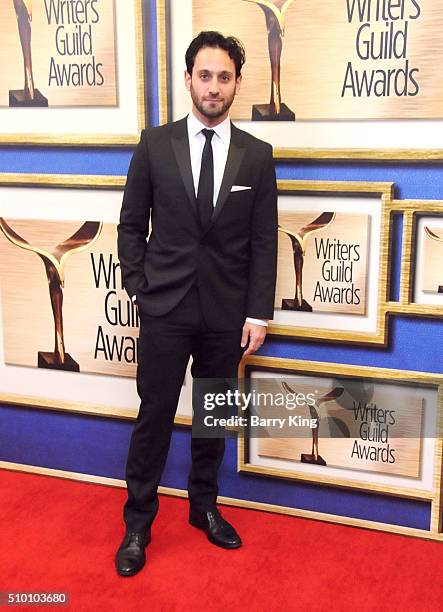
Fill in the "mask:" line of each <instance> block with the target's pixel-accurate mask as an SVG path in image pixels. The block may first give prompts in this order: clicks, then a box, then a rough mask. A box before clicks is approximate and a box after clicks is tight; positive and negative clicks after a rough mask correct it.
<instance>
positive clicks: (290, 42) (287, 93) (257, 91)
mask: <svg viewBox="0 0 443 612" xmlns="http://www.w3.org/2000/svg"><path fill="white" fill-rule="evenodd" d="M418 3H419V5H420V9H421V15H420V17H419V18H418V19H415V20H409V23H408V43H407V59H408V63H409V70H412V69H414V68H418V70H419V72H418V73H414V77H415V79H416V80H417V81H418V83H419V86H420V90H419V93H418V95H417V96H415V97H412V96H396V95H390V96H384V97H376V96H374V95H372V96H371V97H367V96H364V97H351V96H350V95H349V94H346V95H345V97H342V96H341V94H342V88H343V85H344V82H345V74H346V69H347V65H348V62H352V67H353V70H354V71H355V70H357V71H358V72H359V74H360V75H361V74H362V72H363V71H364V70H366V71H367V73H368V76H369V78H370V76H371V72H372V71H373V70H384V71H387V70H390V69H395V70H397V69H404V67H405V62H406V59H395V58H394V59H382V60H377V61H375V60H372V59H369V60H366V61H364V60H360V59H359V58H358V55H357V53H356V36H357V32H358V29H359V27H360V26H361V25H362V24H360V22H357V21H356V20H355V19H354V21H353V22H352V23H349V22H348V18H347V8H346V7H347V3H346V0H295V1H294V2H293V3H292V4H291V6H290V7H289V9H288V11H287V13H286V27H285V35H284V38H283V51H282V58H281V89H282V101H283V102H285V103H286V104H287V105H288V106H289V108H290V109H291V110H292V111H293V112H295V115H296V119H358V118H360V119H371V118H373V119H375V118H381V119H383V118H386V119H387V118H389V119H401V118H419V119H420V118H441V117H442V116H443V107H442V103H441V100H442V99H443V80H442V79H441V78H439V74H438V66H439V65H441V63H442V61H443V37H442V36H441V31H442V29H443V6H442V5H441V3H439V2H436V1H435V0H419V1H418ZM361 4H363V3H361ZM372 4H373V5H374V4H375V2H373V3H372ZM391 4H394V3H391ZM395 4H399V3H395ZM405 6H406V16H407V15H409V14H410V13H411V14H412V15H414V14H415V13H416V10H415V9H414V6H413V4H412V2H411V0H406V2H405ZM397 13H398V11H395V10H394V14H397ZM393 23H394V24H396V25H395V27H396V28H397V27H399V26H403V27H404V22H403V21H401V20H399V21H394V22H393ZM203 29H215V30H220V31H221V32H223V33H225V34H233V35H235V36H237V37H238V38H240V40H242V41H243V43H244V45H245V47H246V56H247V61H246V65H245V68H244V73H243V74H244V79H243V85H242V91H241V94H240V96H238V98H237V100H236V102H235V103H234V106H233V110H232V117H233V118H234V119H250V118H251V109H252V105H253V104H263V103H268V102H269V98H270V62H269V55H268V37H267V32H266V23H265V16H264V13H263V11H262V10H261V8H260V7H259V6H258V5H255V4H253V3H251V2H247V1H246V0H223V2H220V0H193V30H194V33H197V32H199V31H200V30H203ZM385 30H386V26H385V22H384V21H381V22H379V23H375V22H374V21H372V22H371V31H373V32H374V33H375V35H376V39H377V41H378V43H377V44H379V40H380V39H379V38H377V36H378V37H379V36H380V32H384V31H385ZM366 38H368V37H366ZM360 79H361V76H360ZM375 79H377V75H375ZM410 90H411V91H413V90H414V86H412V85H411V86H410ZM348 91H349V90H348ZM392 146H396V143H392Z"/></svg>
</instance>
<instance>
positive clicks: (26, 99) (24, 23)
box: [9, 0, 48, 106]
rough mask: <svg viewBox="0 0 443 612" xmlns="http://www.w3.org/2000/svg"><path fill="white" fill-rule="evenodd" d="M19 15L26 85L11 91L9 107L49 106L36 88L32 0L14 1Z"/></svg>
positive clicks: (18, 23) (16, 12)
mask: <svg viewBox="0 0 443 612" xmlns="http://www.w3.org/2000/svg"><path fill="white" fill-rule="evenodd" d="M12 1H13V3H14V9H15V14H16V15H17V25H18V33H19V36H20V43H21V47H22V53H23V66H24V71H25V84H24V88H23V89H13V90H10V91H9V106H48V100H47V99H46V98H45V97H44V96H43V95H42V93H41V92H40V91H39V90H38V89H36V88H35V87H34V75H33V73H32V53H31V31H32V27H31V23H32V0H12Z"/></svg>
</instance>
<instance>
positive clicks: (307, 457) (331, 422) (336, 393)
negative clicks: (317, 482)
mask: <svg viewBox="0 0 443 612" xmlns="http://www.w3.org/2000/svg"><path fill="white" fill-rule="evenodd" d="M282 386H283V389H284V390H285V391H286V392H287V393H295V391H294V390H293V389H291V387H290V386H289V385H288V384H287V383H285V382H283V383H282ZM344 391H345V390H344V388H343V387H334V388H333V389H331V391H329V392H328V393H326V395H323V396H322V397H320V398H319V399H318V400H317V401H316V403H315V405H313V406H311V405H310V404H308V408H309V413H310V415H311V419H313V420H314V422H315V426H314V427H313V428H312V430H311V434H312V449H311V452H310V453H302V454H301V457H300V461H301V462H302V463H315V464H316V465H327V463H326V461H325V460H324V459H323V457H322V456H321V455H320V454H319V452H318V430H319V427H320V421H321V420H326V422H327V425H328V427H329V433H330V435H331V436H332V435H334V434H333V430H338V431H339V433H340V435H341V436H342V437H346V438H349V436H350V432H349V428H348V426H347V425H346V424H345V423H343V421H341V420H340V419H338V418H337V417H331V416H327V417H326V419H321V418H320V416H319V413H320V412H321V411H322V406H323V404H326V403H327V402H331V401H335V400H336V399H337V398H339V397H340V396H341V395H343V393H344Z"/></svg>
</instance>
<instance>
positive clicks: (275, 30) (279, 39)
mask: <svg viewBox="0 0 443 612" xmlns="http://www.w3.org/2000/svg"><path fill="white" fill-rule="evenodd" d="M243 1H244V2H253V3H254V4H258V6H259V7H260V8H261V9H262V11H263V12H264V14H265V18H266V28H267V30H268V50H269V59H270V62H271V99H270V102H269V104H254V106H253V107H252V121H295V114H294V113H293V112H292V111H291V110H290V109H289V108H288V107H287V106H286V104H284V103H283V102H282V101H281V85H280V64H281V61H280V60H281V52H282V48H283V36H284V33H285V19H286V13H287V11H288V9H289V7H290V6H291V4H292V3H293V2H294V0H243Z"/></svg>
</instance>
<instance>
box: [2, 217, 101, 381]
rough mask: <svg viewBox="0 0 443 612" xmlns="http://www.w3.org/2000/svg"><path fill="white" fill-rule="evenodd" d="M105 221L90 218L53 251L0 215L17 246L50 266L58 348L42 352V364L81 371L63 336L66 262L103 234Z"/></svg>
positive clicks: (46, 266)
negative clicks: (23, 234) (36, 244)
mask: <svg viewBox="0 0 443 612" xmlns="http://www.w3.org/2000/svg"><path fill="white" fill-rule="evenodd" d="M102 226H103V223H102V222H99V221H86V222H85V223H83V225H82V226H81V227H80V229H78V230H77V231H76V232H75V233H74V234H73V235H72V236H70V237H69V238H67V239H66V240H65V241H64V242H62V243H60V244H59V245H57V246H56V247H55V249H54V250H53V251H52V252H48V251H44V250H43V249H40V248H38V247H33V246H32V245H30V244H29V242H27V241H26V240H25V239H24V238H22V237H21V236H19V235H18V234H17V233H16V232H15V231H14V230H13V229H12V227H10V225H8V223H7V222H6V221H5V220H4V219H3V218H2V217H0V230H1V231H2V232H3V233H4V235H5V236H6V238H7V239H8V240H9V241H10V242H12V244H14V245H15V246H17V247H19V248H21V249H25V250H27V251H31V252H32V253H35V254H36V255H38V256H39V257H40V259H41V260H42V261H43V263H44V265H45V269H46V277H47V279H48V285H49V297H50V299H51V307H52V315H53V317H54V336H55V339H54V351H53V352H52V353H51V352H42V351H39V353H38V367H39V368H49V369H52V370H67V371H70V372H79V371H80V367H79V365H78V363H77V362H76V361H74V359H73V358H72V357H71V356H70V355H69V354H68V353H66V351H65V342H64V337H63V314H62V310H63V287H64V285H65V265H66V260H67V259H68V257H69V256H70V255H73V254H74V253H79V252H80V251H84V250H85V249H86V248H88V247H90V246H91V245H92V244H93V243H94V242H95V241H96V240H97V238H98V237H99V235H100V232H101V230H102Z"/></svg>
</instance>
